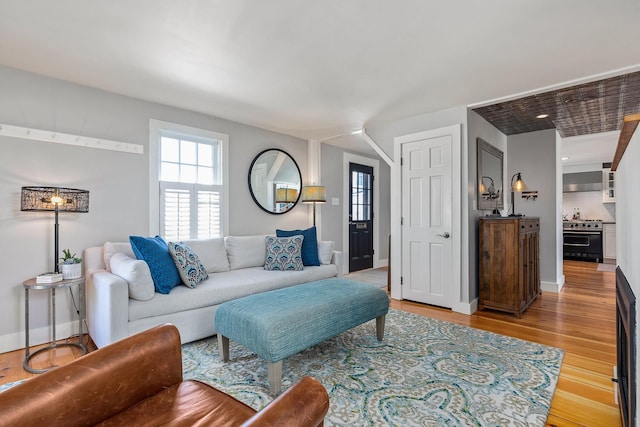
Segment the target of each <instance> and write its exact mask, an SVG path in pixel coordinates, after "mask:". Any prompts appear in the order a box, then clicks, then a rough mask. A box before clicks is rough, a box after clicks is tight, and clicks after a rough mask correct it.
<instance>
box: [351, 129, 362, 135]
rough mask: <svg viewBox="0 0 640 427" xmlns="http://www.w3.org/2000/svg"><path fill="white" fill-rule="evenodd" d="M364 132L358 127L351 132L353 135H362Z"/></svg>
mask: <svg viewBox="0 0 640 427" xmlns="http://www.w3.org/2000/svg"><path fill="white" fill-rule="evenodd" d="M361 133H362V129H356V130H354V131H352V132H351V135H360V134H361Z"/></svg>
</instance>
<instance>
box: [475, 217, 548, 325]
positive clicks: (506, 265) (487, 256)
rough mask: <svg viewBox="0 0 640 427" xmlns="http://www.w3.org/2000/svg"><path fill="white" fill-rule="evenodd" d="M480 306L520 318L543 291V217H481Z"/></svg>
mask: <svg viewBox="0 0 640 427" xmlns="http://www.w3.org/2000/svg"><path fill="white" fill-rule="evenodd" d="M478 229H479V239H478V247H479V254H478V263H479V275H478V282H479V306H478V308H479V309H481V310H482V309H484V308H491V309H494V310H501V311H506V312H509V313H513V314H515V315H516V316H517V317H518V318H520V317H522V313H523V312H524V311H525V310H526V309H527V307H529V305H531V303H532V302H533V301H534V300H535V299H536V298H537V297H538V295H539V294H540V261H539V260H540V219H539V218H533V217H520V218H514V217H506V218H505V217H495V218H493V217H486V218H480V219H479V225H478Z"/></svg>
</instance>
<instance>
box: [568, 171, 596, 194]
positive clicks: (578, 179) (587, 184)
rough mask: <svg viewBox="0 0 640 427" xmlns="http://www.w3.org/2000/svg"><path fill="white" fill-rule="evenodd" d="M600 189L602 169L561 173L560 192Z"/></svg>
mask: <svg viewBox="0 0 640 427" xmlns="http://www.w3.org/2000/svg"><path fill="white" fill-rule="evenodd" d="M576 191H602V171H592V172H576V173H565V174H563V175H562V192H563V193H574V192H576Z"/></svg>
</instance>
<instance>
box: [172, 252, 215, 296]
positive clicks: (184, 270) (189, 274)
mask: <svg viewBox="0 0 640 427" xmlns="http://www.w3.org/2000/svg"><path fill="white" fill-rule="evenodd" d="M169 254H171V258H173V261H174V262H175V264H176V267H177V268H178V273H179V274H180V278H181V279H182V283H184V284H185V285H187V287H189V288H195V287H196V286H198V283H200V282H202V281H203V280H206V279H207V278H208V277H209V273H207V269H206V268H204V265H202V262H200V258H199V257H198V255H197V254H196V253H195V252H193V250H192V249H191V248H190V247H189V246H187V245H186V244H184V243H182V242H180V243H175V242H169Z"/></svg>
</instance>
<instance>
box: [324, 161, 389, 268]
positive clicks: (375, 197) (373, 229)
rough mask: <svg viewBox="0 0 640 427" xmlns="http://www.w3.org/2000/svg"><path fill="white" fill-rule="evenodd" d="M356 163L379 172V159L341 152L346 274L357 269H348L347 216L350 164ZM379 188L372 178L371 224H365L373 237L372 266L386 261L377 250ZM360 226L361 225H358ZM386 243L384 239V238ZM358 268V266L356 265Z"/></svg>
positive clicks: (349, 220) (376, 266)
mask: <svg viewBox="0 0 640 427" xmlns="http://www.w3.org/2000/svg"><path fill="white" fill-rule="evenodd" d="M352 163H353V164H358V165H362V166H368V167H370V168H373V176H374V177H378V176H379V172H380V161H379V160H377V159H373V158H371V157H365V156H361V155H357V154H353V153H343V156H342V173H343V175H342V191H343V193H342V195H343V197H342V200H344V203H342V224H343V226H342V253H343V256H344V258H343V259H344V263H343V264H344V265H343V268H344V270H343V274H348V273H350V271H358V270H350V260H351V232H350V231H351V230H350V228H351V225H350V223H351V222H352V221H351V219H352V218H353V217H352V218H349V215H350V214H351V215H353V214H352V213H351V212H350V208H351V200H352V197H351V192H352V191H351V185H350V184H351V175H352V174H351V164H352ZM379 190H380V185H379V183H378V181H377V180H376V179H374V180H373V185H372V196H371V202H372V204H371V206H372V225H367V227H368V229H369V230H370V233H369V234H370V236H372V238H373V244H372V246H371V252H370V253H372V254H373V255H372V257H371V258H372V259H371V261H372V262H373V265H372V267H373V268H378V267H383V266H385V265H386V263H384V261H381V260H380V255H379V254H380V251H379V250H378V249H379V248H380V244H381V241H380V228H379V227H380V224H379V222H380V221H379V216H380V215H378V213H379V212H380V197H379ZM337 203H339V201H338V200H337V199H334V200H332V204H337ZM360 227H362V225H361V226H360ZM385 243H386V240H385ZM356 268H359V267H356ZM369 268H371V267H369Z"/></svg>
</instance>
